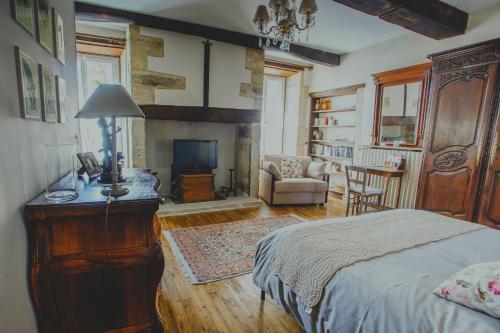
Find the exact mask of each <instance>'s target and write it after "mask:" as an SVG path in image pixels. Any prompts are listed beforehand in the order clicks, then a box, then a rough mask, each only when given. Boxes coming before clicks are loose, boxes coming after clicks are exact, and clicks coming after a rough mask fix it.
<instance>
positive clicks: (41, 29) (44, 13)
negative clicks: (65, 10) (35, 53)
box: [35, 0, 54, 53]
mask: <svg viewBox="0 0 500 333" xmlns="http://www.w3.org/2000/svg"><path fill="white" fill-rule="evenodd" d="M37 3H38V6H37V8H36V11H35V12H36V22H37V26H38V29H37V40H38V43H40V45H42V46H43V47H44V48H45V49H46V50H47V51H49V52H50V53H53V47H54V43H53V37H54V35H53V32H52V11H51V10H50V1H49V0H38V1H37Z"/></svg>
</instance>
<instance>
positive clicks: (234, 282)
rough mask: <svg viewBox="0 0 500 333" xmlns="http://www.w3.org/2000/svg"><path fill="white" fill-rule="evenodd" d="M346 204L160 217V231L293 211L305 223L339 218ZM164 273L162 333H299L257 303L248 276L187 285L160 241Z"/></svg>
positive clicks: (271, 307) (270, 307)
mask: <svg viewBox="0 0 500 333" xmlns="http://www.w3.org/2000/svg"><path fill="white" fill-rule="evenodd" d="M344 209H345V206H344V205H343V203H342V202H341V201H340V200H335V199H331V200H330V202H329V203H328V204H326V205H325V206H315V205H312V206H311V205H309V206H284V207H268V206H265V207H260V208H247V209H238V210H231V211H224V212H216V213H204V214H193V215H185V216H173V217H163V218H161V226H162V231H165V230H172V229H178V228H185V227H193V226H202V225H207V224H214V223H225V222H233V221H239V220H244V219H251V218H256V217H265V216H273V215H282V214H288V213H293V214H297V215H298V216H300V217H303V218H305V219H307V220H311V221H314V220H319V219H324V218H327V217H339V216H343V214H344ZM163 249H164V253H165V272H164V274H163V278H162V281H161V294H160V302H159V308H160V313H161V315H162V318H163V321H164V326H165V332H169V333H170V332H175V333H177V332H179V333H191V332H193V333H198V332H211V333H225V332H228V333H229V332H231V333H239V332H242V333H246V332H249V333H260V332H273V333H281V332H287V333H294V332H302V329H301V328H300V326H299V325H298V324H297V322H296V321H295V319H294V318H293V317H291V316H289V315H288V314H286V313H285V312H284V311H283V310H281V309H280V308H279V307H278V306H277V305H276V304H275V303H274V302H273V301H272V300H270V299H269V298H267V299H266V301H265V302H261V301H260V290H259V289H258V288H257V287H256V286H255V285H254V284H253V282H252V277H251V274H247V275H243V276H239V277H235V278H230V279H226V280H222V281H217V282H211V283H207V284H202V285H191V284H190V283H189V282H188V280H187V279H186V278H185V277H184V275H183V273H182V271H181V270H180V268H179V266H178V265H177V263H176V261H175V259H174V257H173V255H172V252H171V251H170V248H169V247H168V244H167V242H166V240H165V239H163Z"/></svg>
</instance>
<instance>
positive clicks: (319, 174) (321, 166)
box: [306, 162, 326, 180]
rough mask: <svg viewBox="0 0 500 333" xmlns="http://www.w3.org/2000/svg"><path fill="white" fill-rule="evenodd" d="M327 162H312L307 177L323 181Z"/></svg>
mask: <svg viewBox="0 0 500 333" xmlns="http://www.w3.org/2000/svg"><path fill="white" fill-rule="evenodd" d="M325 169H326V162H321V163H319V162H311V163H310V164H309V167H308V168H307V174H306V177H308V178H316V179H319V180H323V175H324V174H325Z"/></svg>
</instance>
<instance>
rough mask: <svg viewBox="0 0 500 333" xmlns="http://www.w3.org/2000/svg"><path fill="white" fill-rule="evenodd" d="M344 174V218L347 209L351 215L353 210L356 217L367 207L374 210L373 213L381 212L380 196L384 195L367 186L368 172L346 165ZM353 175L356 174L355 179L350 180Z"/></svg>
mask: <svg viewBox="0 0 500 333" xmlns="http://www.w3.org/2000/svg"><path fill="white" fill-rule="evenodd" d="M345 173H346V185H347V208H346V211H345V216H348V215H349V208H351V209H352V211H351V215H354V210H356V215H359V214H360V213H361V212H362V210H363V207H364V208H365V212H366V211H367V208H368V207H371V208H374V209H375V211H380V210H382V196H383V195H384V191H383V190H381V189H379V188H376V187H372V186H368V184H367V183H368V170H367V169H366V168H363V167H358V166H349V165H346V166H345ZM354 173H356V177H355V178H351V177H352V175H353V174H354ZM360 176H362V177H361V179H359V178H360ZM351 196H352V203H351ZM373 199H375V200H373Z"/></svg>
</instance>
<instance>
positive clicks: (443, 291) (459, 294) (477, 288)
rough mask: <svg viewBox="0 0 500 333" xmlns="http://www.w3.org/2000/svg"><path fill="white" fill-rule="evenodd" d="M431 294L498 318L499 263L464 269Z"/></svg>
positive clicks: (499, 301) (499, 309) (499, 294)
mask: <svg viewBox="0 0 500 333" xmlns="http://www.w3.org/2000/svg"><path fill="white" fill-rule="evenodd" d="M432 292H433V293H434V294H436V295H438V296H439V297H442V298H444V299H446V300H449V301H453V302H455V303H458V304H462V305H465V306H467V307H469V308H471V309H474V310H477V311H482V312H485V313H487V314H489V315H490V316H493V317H496V318H500V261H496V262H489V263H482V264H476V265H472V266H469V267H466V268H464V269H462V270H461V271H459V272H458V273H455V274H454V275H453V276H451V277H450V278H449V279H448V280H446V281H445V282H443V283H442V284H441V285H440V286H439V287H437V288H436V289H434V290H433V291H432Z"/></svg>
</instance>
